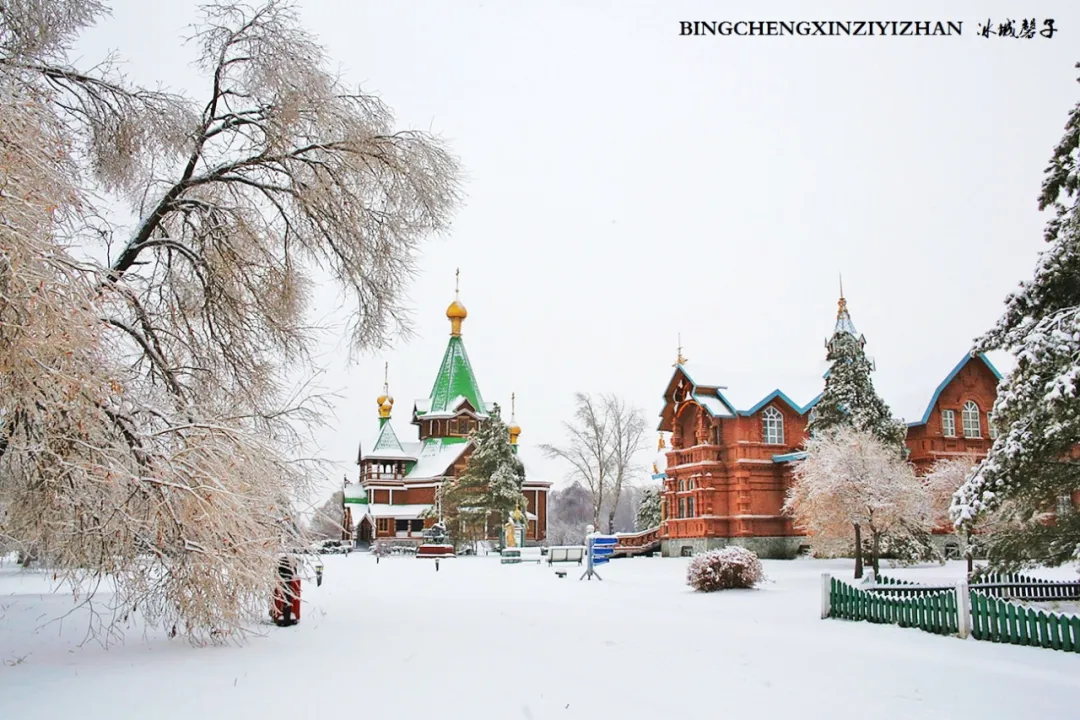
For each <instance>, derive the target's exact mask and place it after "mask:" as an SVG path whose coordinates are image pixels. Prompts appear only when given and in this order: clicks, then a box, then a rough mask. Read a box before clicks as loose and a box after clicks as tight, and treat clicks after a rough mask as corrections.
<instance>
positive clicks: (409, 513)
mask: <svg viewBox="0 0 1080 720" xmlns="http://www.w3.org/2000/svg"><path fill="white" fill-rule="evenodd" d="M430 508H431V505H386V504H384V503H380V504H377V505H375V504H372V505H368V506H367V512H365V513H363V515H369V516H371V517H373V518H396V519H398V520H419V519H420V515H421V514H422V513H423V512H424V511H425V510H428V509H430ZM360 517H362V515H361V516H360ZM357 520H359V517H358V518H357Z"/></svg>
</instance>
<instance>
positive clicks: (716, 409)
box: [693, 391, 735, 417]
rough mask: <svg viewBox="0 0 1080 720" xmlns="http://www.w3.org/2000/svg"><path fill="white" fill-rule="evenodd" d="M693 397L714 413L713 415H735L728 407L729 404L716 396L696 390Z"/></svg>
mask: <svg viewBox="0 0 1080 720" xmlns="http://www.w3.org/2000/svg"><path fill="white" fill-rule="evenodd" d="M721 392H722V391H721ZM693 398H694V400H696V401H697V402H698V403H700V404H701V405H703V406H704V407H705V409H706V410H708V411H709V412H710V413H712V415H713V417H735V415H734V414H733V413H732V412H731V410H729V409H728V407H727V405H725V404H724V403H723V401H722V400H720V398H718V397H716V396H713V395H705V394H704V393H701V392H696V393H694V395H693Z"/></svg>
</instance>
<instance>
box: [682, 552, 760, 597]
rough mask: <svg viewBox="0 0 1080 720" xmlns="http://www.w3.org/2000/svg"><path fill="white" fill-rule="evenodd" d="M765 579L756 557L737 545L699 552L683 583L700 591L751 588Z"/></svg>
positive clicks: (691, 562) (691, 563)
mask: <svg viewBox="0 0 1080 720" xmlns="http://www.w3.org/2000/svg"><path fill="white" fill-rule="evenodd" d="M764 579H765V571H764V570H763V569H762V567H761V561H760V560H758V556H757V555H755V554H754V553H753V552H751V551H750V550H747V549H746V548H743V547H738V546H736V545H730V546H728V547H725V548H720V549H719V550H710V551H709V552H707V553H703V554H701V555H698V556H697V557H695V558H694V559H693V560H691V561H690V567H689V569H688V570H687V571H686V583H687V584H688V585H690V586H691V587H693V588H694V589H695V590H699V591H701V592H714V591H716V590H727V589H729V588H752V587H754V585H756V584H758V583H759V582H761V581H762V580H764Z"/></svg>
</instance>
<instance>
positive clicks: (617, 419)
mask: <svg viewBox="0 0 1080 720" xmlns="http://www.w3.org/2000/svg"><path fill="white" fill-rule="evenodd" d="M604 414H605V416H606V417H607V419H608V426H609V427H610V429H611V490H610V492H609V494H608V497H609V502H610V507H609V509H608V532H609V533H613V532H615V512H616V510H618V508H619V500H620V499H621V498H622V493H623V486H624V484H626V483H627V482H628V481H633V480H634V479H635V477H636V475H637V474H638V471H640V470H641V467H642V466H641V463H640V462H639V461H638V457H637V456H638V453H640V452H641V449H642V447H643V445H644V441H645V416H643V415H642V414H641V411H640V410H638V409H637V408H636V407H634V406H632V405H627V403H626V402H625V401H624V400H622V399H621V398H618V397H616V396H614V395H608V396H605V397H604ZM633 517H634V516H633V511H631V512H630V513H628V516H627V520H628V521H629V524H630V527H633Z"/></svg>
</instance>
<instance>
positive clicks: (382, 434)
mask: <svg viewBox="0 0 1080 720" xmlns="http://www.w3.org/2000/svg"><path fill="white" fill-rule="evenodd" d="M389 372H390V364H389V363H387V364H386V366H385V367H384V368H383V391H382V395H380V396H379V397H378V398H377V400H376V404H377V405H378V406H379V434H378V435H376V436H375V441H374V442H373V443H371V451H370V452H368V453H367V454H366V455H365V454H364V453H363V451H361V453H360V461H361V462H363V461H364V460H415V459H416V456H415V455H414V454H412V453H410V452H408V451H407V450H405V447H404V446H403V445H402V444H401V441H400V440H398V436H397V433H395V432H394V426H393V425H391V424H390V413H391V410H392V409H393V407H394V398H393V397H391V396H390V382H389V377H388V376H389Z"/></svg>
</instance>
